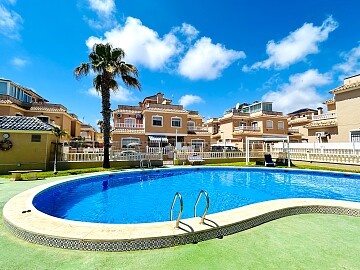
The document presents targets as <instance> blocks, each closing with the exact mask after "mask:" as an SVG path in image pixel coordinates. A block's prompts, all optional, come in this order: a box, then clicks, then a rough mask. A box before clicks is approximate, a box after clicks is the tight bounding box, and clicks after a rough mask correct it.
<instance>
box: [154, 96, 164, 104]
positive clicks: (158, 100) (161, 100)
mask: <svg viewBox="0 0 360 270" xmlns="http://www.w3.org/2000/svg"><path fill="white" fill-rule="evenodd" d="M156 99H157V100H156V101H157V102H156V103H157V104H161V103H162V102H163V100H164V94H163V93H157V94H156Z"/></svg>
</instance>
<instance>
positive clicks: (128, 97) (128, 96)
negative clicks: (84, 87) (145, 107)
mask: <svg viewBox="0 0 360 270" xmlns="http://www.w3.org/2000/svg"><path fill="white" fill-rule="evenodd" d="M87 93H88V94H89V95H91V96H95V97H98V98H101V94H100V93H99V92H98V91H96V89H95V88H94V87H92V88H90V89H89V90H88V91H87ZM133 95H134V92H132V91H130V90H128V89H126V88H124V87H122V86H121V85H119V88H118V89H117V90H116V92H114V91H112V90H111V92H110V100H111V101H118V102H129V101H134V100H135V98H134V97H133Z"/></svg>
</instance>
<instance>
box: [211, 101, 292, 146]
mask: <svg viewBox="0 0 360 270" xmlns="http://www.w3.org/2000/svg"><path fill="white" fill-rule="evenodd" d="M206 125H207V126H208V128H209V131H210V132H211V133H212V139H213V140H214V142H215V143H220V144H227V145H234V146H236V147H238V148H240V149H244V148H245V138H246V137H282V136H287V135H288V122H287V117H286V116H284V115H283V114H282V113H281V112H275V111H273V110H272V103H271V102H257V101H256V102H254V103H252V104H246V103H243V104H237V105H236V106H235V107H234V108H231V109H229V110H227V111H225V113H224V115H223V116H222V117H220V118H212V119H209V120H208V121H207V122H206Z"/></svg>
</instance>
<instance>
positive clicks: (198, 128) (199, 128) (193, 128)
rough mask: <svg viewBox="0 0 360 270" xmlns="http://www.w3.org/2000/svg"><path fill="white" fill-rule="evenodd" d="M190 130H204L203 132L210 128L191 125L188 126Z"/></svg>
mask: <svg viewBox="0 0 360 270" xmlns="http://www.w3.org/2000/svg"><path fill="white" fill-rule="evenodd" d="M188 131H203V132H206V131H208V128H207V127H200V126H199V127H191V126H189V127H188Z"/></svg>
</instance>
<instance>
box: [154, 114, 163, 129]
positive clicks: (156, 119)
mask: <svg viewBox="0 0 360 270" xmlns="http://www.w3.org/2000/svg"><path fill="white" fill-rule="evenodd" d="M152 125H153V126H158V127H162V125H163V117H162V116H153V117H152Z"/></svg>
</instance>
